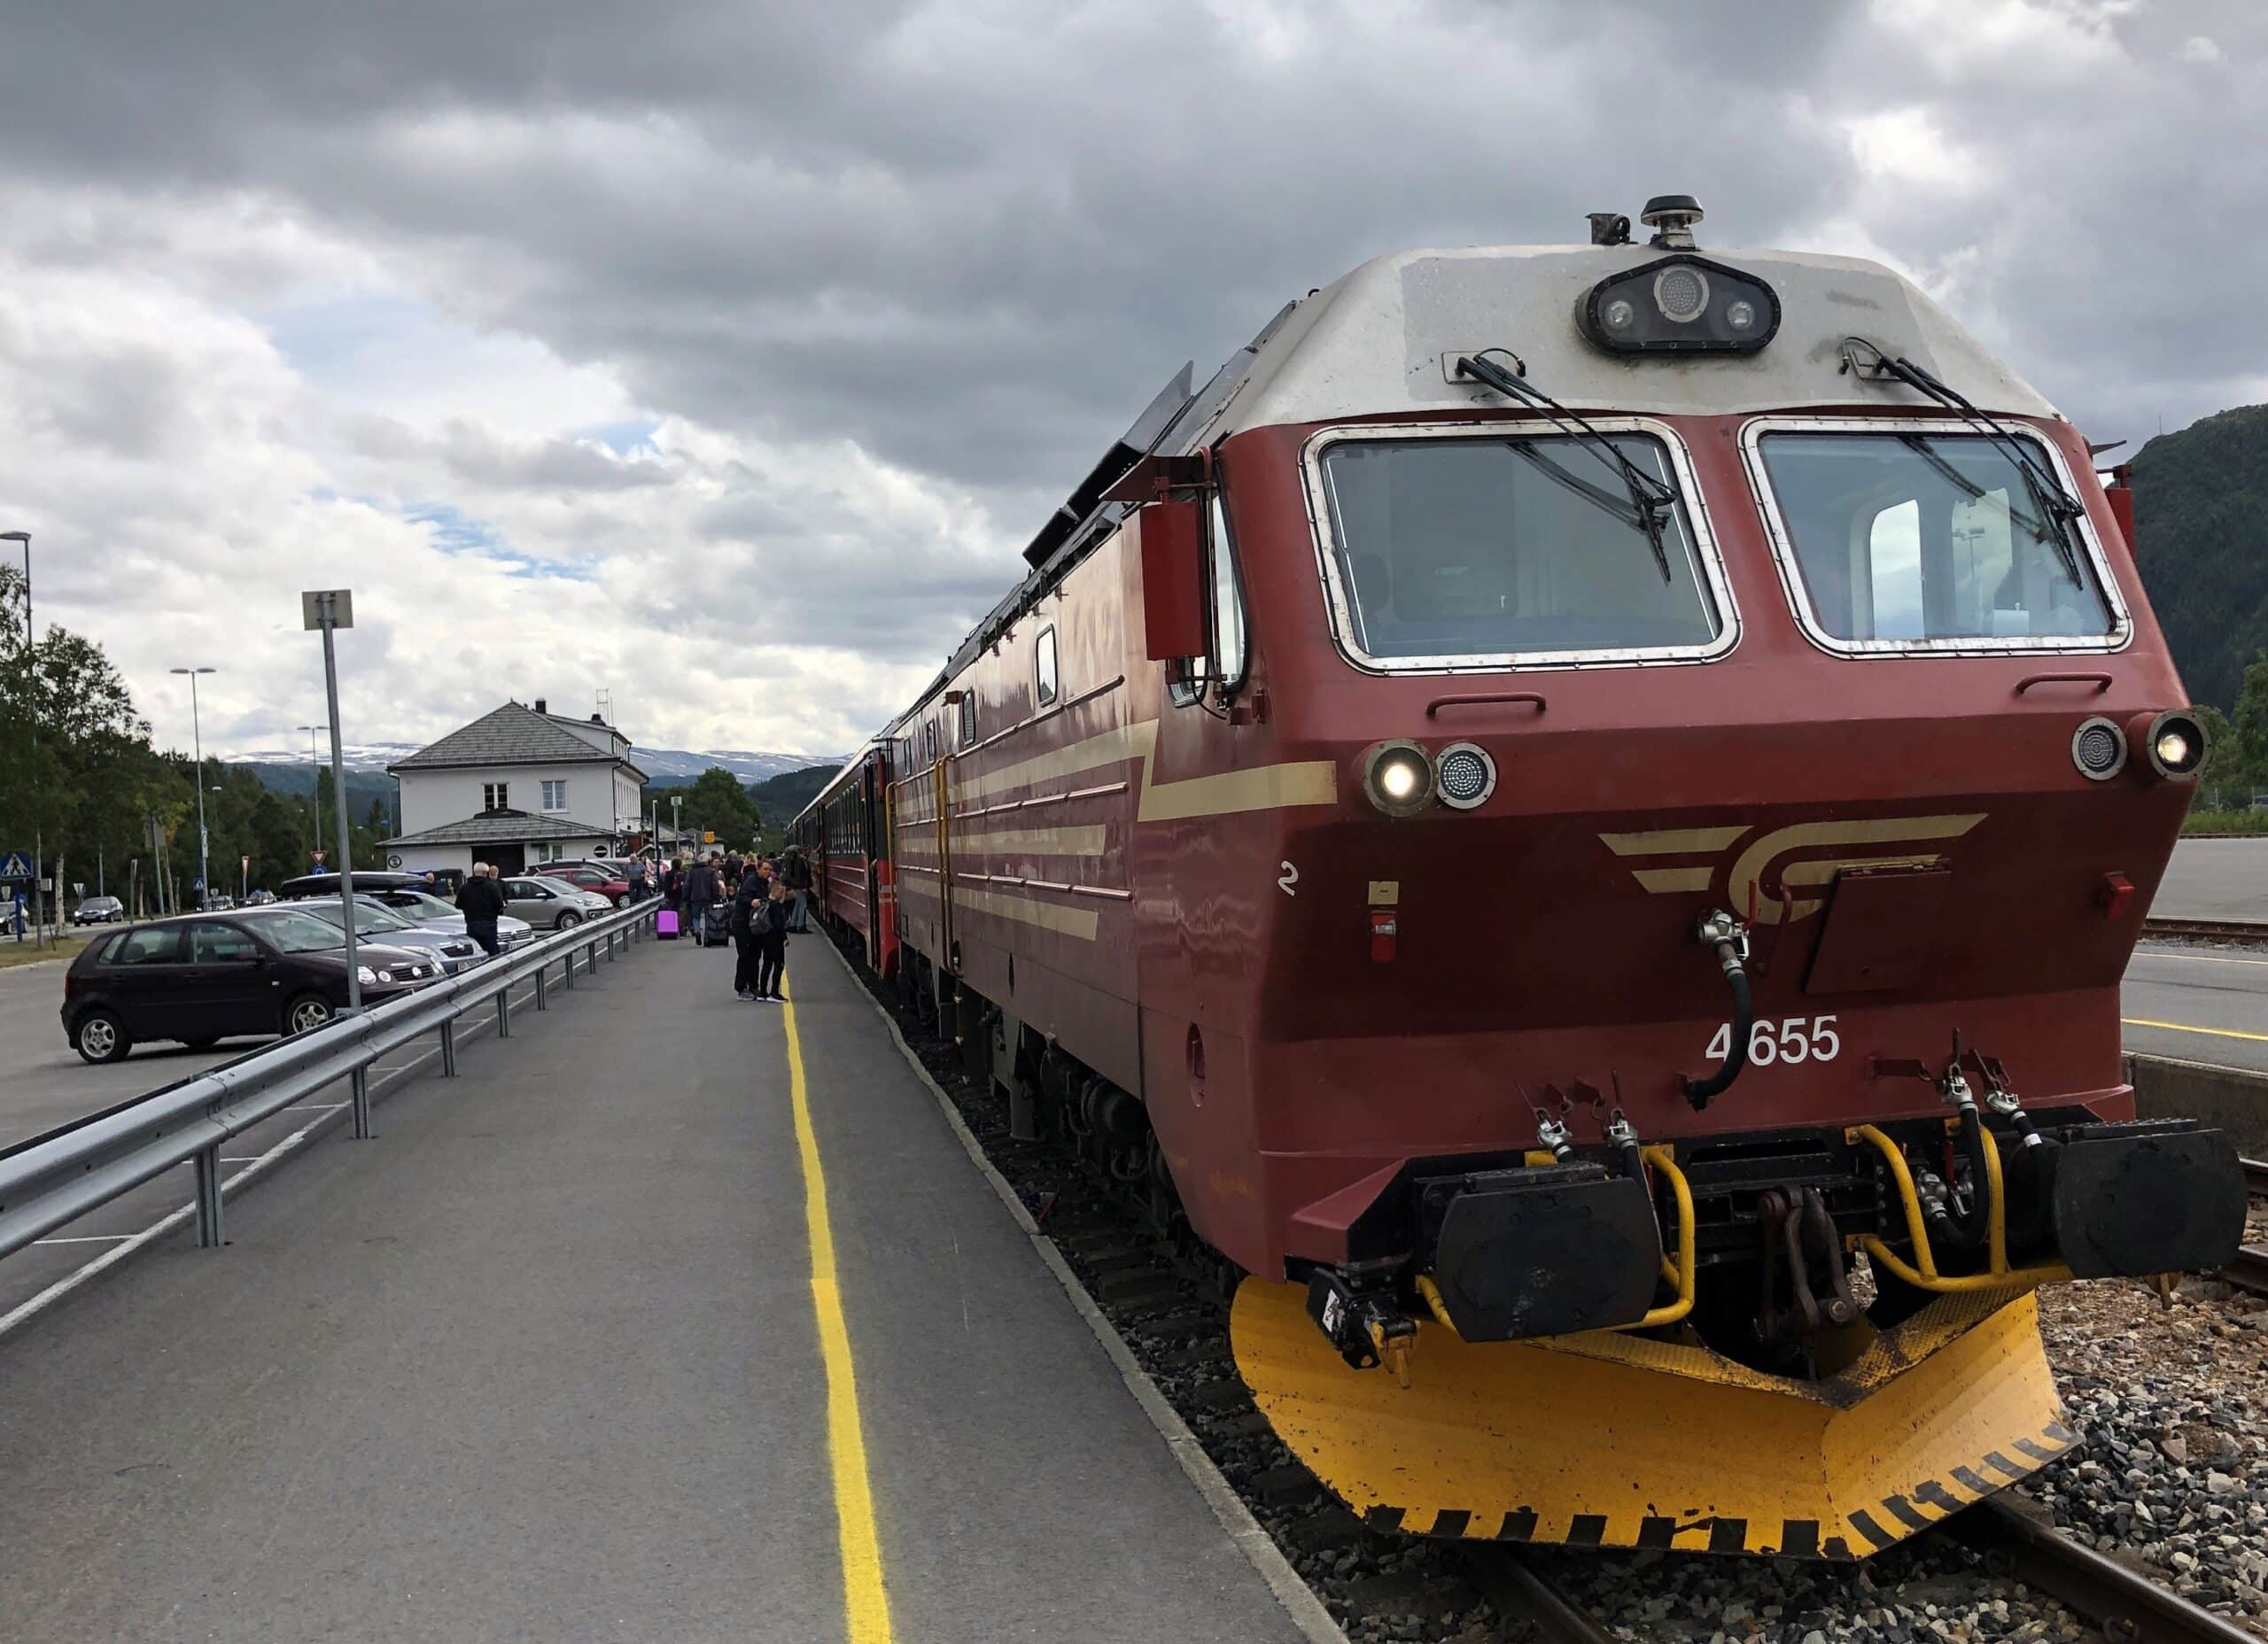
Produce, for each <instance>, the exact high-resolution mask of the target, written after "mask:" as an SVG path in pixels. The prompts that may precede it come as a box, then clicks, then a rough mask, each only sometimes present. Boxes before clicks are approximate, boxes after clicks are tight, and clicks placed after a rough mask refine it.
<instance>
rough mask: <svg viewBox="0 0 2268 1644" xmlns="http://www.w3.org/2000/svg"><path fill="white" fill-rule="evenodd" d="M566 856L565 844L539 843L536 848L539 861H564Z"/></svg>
mask: <svg viewBox="0 0 2268 1644" xmlns="http://www.w3.org/2000/svg"><path fill="white" fill-rule="evenodd" d="M546 786H548V784H547V785H546ZM560 786H561V787H565V786H566V784H564V783H562V784H560ZM566 856H567V847H566V846H564V845H538V846H537V847H536V848H535V859H536V860H537V861H538V862H559V861H563V860H564V859H565V858H566Z"/></svg>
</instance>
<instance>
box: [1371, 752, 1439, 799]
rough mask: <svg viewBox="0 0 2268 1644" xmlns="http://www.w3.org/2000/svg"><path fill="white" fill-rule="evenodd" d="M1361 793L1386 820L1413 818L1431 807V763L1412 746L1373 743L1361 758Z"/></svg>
mask: <svg viewBox="0 0 2268 1644" xmlns="http://www.w3.org/2000/svg"><path fill="white" fill-rule="evenodd" d="M1363 792H1364V793H1366V794H1368V795H1370V796H1371V803H1372V804H1374V805H1376V806H1377V807H1378V808H1379V810H1383V811H1385V812H1386V815H1388V816H1390V817H1410V816H1416V815H1417V813H1418V812H1419V811H1420V810H1424V809H1425V807H1426V806H1427V805H1430V804H1432V803H1433V760H1432V759H1431V758H1429V757H1428V756H1426V753H1425V749H1424V748H1420V747H1419V746H1418V745H1417V743H1415V742H1379V743H1374V744H1373V745H1372V746H1371V748H1369V749H1368V750H1367V751H1366V752H1365V753H1364V754H1363Z"/></svg>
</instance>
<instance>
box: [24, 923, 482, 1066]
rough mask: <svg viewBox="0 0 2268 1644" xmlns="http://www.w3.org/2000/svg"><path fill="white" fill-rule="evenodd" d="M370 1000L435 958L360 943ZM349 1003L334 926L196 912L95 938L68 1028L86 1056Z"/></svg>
mask: <svg viewBox="0 0 2268 1644" xmlns="http://www.w3.org/2000/svg"><path fill="white" fill-rule="evenodd" d="M355 963H356V965H357V968H358V969H359V970H360V971H361V984H362V1000H363V1003H364V1004H382V1003H384V1001H385V1000H387V999H391V998H394V997H396V996H400V995H401V994H404V993H408V992H411V991H413V990H415V989H418V988H422V987H424V986H426V985H427V984H428V983H430V982H431V981H435V980H436V979H437V978H438V977H439V967H438V965H436V964H435V963H434V962H433V960H432V958H431V956H430V955H427V954H421V953H413V952H410V951H409V950H407V949H402V948H386V947H374V946H372V945H370V944H369V943H367V942H366V943H359V944H357V946H356V949H355ZM345 1008H346V947H345V945H344V943H343V942H342V939H341V936H340V934H339V931H338V927H337V926H334V925H328V924H325V923H324V922H323V921H322V920H321V919H315V918H313V917H311V916H310V915H308V914H306V913H302V912H299V911H295V910H293V909H292V908H291V907H289V906H276V907H269V908H244V909H239V910H237V911H233V912H229V913H194V914H185V915H182V916H179V917H177V918H175V919H159V920H157V921H156V922H154V923H152V924H148V925H139V926H136V927H134V928H133V929H131V930H122V931H117V932H114V933H113V934H110V935H106V936H97V937H96V938H95V939H94V940H93V941H92V942H89V943H88V944H87V946H86V949H85V950H84V951H83V952H82V953H81V954H80V955H79V957H78V958H75V959H74V960H73V961H72V962H71V968H70V970H69V971H68V972H67V973H65V975H64V978H63V1031H64V1032H65V1034H66V1035H69V1037H70V1040H71V1045H72V1048H73V1049H74V1050H75V1051H78V1052H79V1054H80V1055H81V1056H82V1057H84V1058H86V1059H87V1060H89V1061H90V1062H114V1061H117V1060H119V1059H120V1058H122V1057H124V1056H125V1055H126V1053H127V1052H128V1051H131V1050H132V1049H133V1048H134V1047H135V1045H136V1043H140V1042H142V1041H145V1040H151V1039H177V1040H179V1041H180V1042H181V1043H183V1044H186V1045H188V1046H189V1047H190V1049H191V1050H198V1051H201V1050H203V1049H205V1048H206V1046H207V1045H210V1044H212V1043H214V1042H215V1041H217V1040H221V1039H232V1038H238V1037H242V1036H244V1035H262V1036H265V1035H271V1034H292V1033H306V1032H307V1031H308V1030H309V1029H311V1028H320V1027H322V1025H323V1024H324V1023H325V1022H327V1021H329V1020H330V1019H331V1018H332V1017H334V1016H336V1015H337V1014H338V1012H340V1011H342V1010H344V1009H345Z"/></svg>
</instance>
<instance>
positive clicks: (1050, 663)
mask: <svg viewBox="0 0 2268 1644" xmlns="http://www.w3.org/2000/svg"><path fill="white" fill-rule="evenodd" d="M1037 651H1038V665H1039V705H1040V706H1041V707H1042V708H1045V707H1046V706H1047V705H1048V703H1050V702H1053V701H1054V700H1055V630H1054V629H1052V628H1043V629H1041V630H1040V631H1039V645H1038V647H1037Z"/></svg>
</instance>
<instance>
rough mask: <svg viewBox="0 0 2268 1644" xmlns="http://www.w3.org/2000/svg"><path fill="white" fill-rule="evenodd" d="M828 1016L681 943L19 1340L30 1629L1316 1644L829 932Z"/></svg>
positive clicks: (807, 967)
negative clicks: (952, 1124)
mask: <svg viewBox="0 0 2268 1644" xmlns="http://www.w3.org/2000/svg"><path fill="white" fill-rule="evenodd" d="M788 987H789V989H790V991H791V992H792V994H793V995H794V996H795V998H794V1004H792V1006H790V1007H787V1008H783V1007H781V1006H776V1005H765V1004H742V1003H741V1002H739V1001H737V1000H735V999H734V997H733V996H732V992H731V964H730V958H729V956H728V955H727V954H726V953H725V952H723V951H721V950H718V951H703V950H695V949H694V948H692V947H690V946H688V945H687V944H683V943H653V942H649V943H644V944H641V945H640V946H639V947H638V948H637V949H636V950H635V951H634V953H633V956H632V957H630V958H627V959H625V960H624V961H622V962H618V963H616V964H613V965H607V966H605V967H603V968H602V970H601V971H600V972H599V973H596V974H595V975H593V976H591V977H589V978H587V979H586V980H584V981H579V984H578V986H577V988H576V989H575V990H574V992H573V993H572V994H571V995H555V996H554V999H553V1002H552V1006H551V1009H550V1010H549V1011H548V1012H546V1013H545V1014H543V1015H541V1016H531V1017H524V1018H523V1020H522V1023H520V1024H517V1025H516V1028H515V1032H514V1034H513V1036H512V1038H511V1040H510V1041H509V1043H494V1042H484V1043H480V1044H478V1046H476V1047H473V1048H471V1049H469V1050H468V1051H466V1053H465V1055H464V1057H463V1059H462V1076H460V1077H459V1078H457V1079H454V1080H447V1081H445V1080H442V1079H440V1078H438V1077H434V1076H424V1077H420V1078H416V1079H415V1080H411V1081H409V1082H405V1083H404V1084H402V1085H401V1086H400V1088H399V1089H398V1090H396V1091H395V1092H394V1093H393V1094H392V1096H391V1097H389V1099H387V1100H386V1102H385V1103H384V1105H382V1106H381V1107H380V1108H379V1109H378V1113H377V1132H378V1134H377V1137H376V1139H374V1140H371V1141H368V1142H355V1141H353V1140H351V1139H350V1138H349V1137H348V1136H346V1132H345V1131H344V1130H338V1131H334V1132H331V1133H330V1134H328V1135H326V1136H322V1138H320V1139H319V1140H318V1141H316V1142H315V1143H314V1144H311V1145H310V1146H309V1148H308V1149H307V1152H306V1153H305V1154H304V1156H302V1157H300V1158H299V1159H296V1160H295V1161H294V1162H293V1163H292V1164H291V1167H289V1168H286V1169H283V1170H279V1171H277V1172H276V1173H275V1174H274V1175H272V1176H271V1177H270V1178H268V1180H266V1181H264V1182H263V1183H261V1184H260V1186H259V1187H258V1189H257V1190H254V1191H252V1192H251V1193H249V1194H247V1195H245V1197H244V1198H242V1199H241V1200H237V1201H232V1202H231V1204H230V1206H229V1214H228V1232H229V1239H230V1244H229V1246H228V1247H227V1248H225V1249H222V1250H217V1251H200V1250H198V1248H197V1247H196V1245H195V1241H194V1236H193V1234H185V1235H183V1236H180V1237H172V1238H170V1239H168V1240H167V1241H166V1242H164V1243H162V1244H160V1245H155V1246H152V1247H151V1248H150V1249H149V1250H147V1251H145V1252H143V1253H142V1254H141V1255H140V1256H139V1257H138V1258H137V1259H136V1260H135V1261H133V1262H131V1263H128V1264H126V1265H125V1266H123V1267H121V1268H119V1269H118V1270H117V1271H115V1272H113V1273H110V1274H108V1275H106V1276H104V1277H103V1279H102V1280H101V1281H100V1282H99V1283H92V1284H89V1285H88V1286H87V1287H85V1288H84V1289H83V1290H82V1291H78V1292H76V1293H74V1294H73V1295H71V1296H70V1297H68V1298H67V1299H66V1300H64V1301H63V1302H61V1303H60V1304H58V1306H56V1307H53V1308H51V1309H50V1310H49V1311H47V1312H46V1313H44V1314H41V1315H40V1316H39V1317H37V1318H35V1319H34V1320H32V1321H30V1322H28V1323H27V1325H26V1326H25V1327H24V1328H21V1329H19V1330H15V1331H13V1332H12V1333H11V1334H10V1335H8V1336H7V1337H6V1338H0V1479H4V1481H5V1487H4V1489H0V1639H7V1640H42V1641H43V1644H65V1641H66V1640H124V1639H131V1640H263V1641H265V1640H406V1639H416V1640H544V1641H545V1644H556V1641H561V1640H638V1641H639V1644H659V1641H663V1640H852V1641H853V1644H879V1640H923V1641H928V1640H987V1641H989V1640H1050V1641H1052V1640H1062V1639H1066V1638H1077V1639H1081V1640H1142V1641H1143V1644H1155V1641H1156V1640H1176V1641H1177V1644H1180V1641H1184V1640H1187V1641H1192V1644H1193V1641H1196V1640H1224V1641H1225V1640H1236V1641H1237V1644H1274V1641H1276V1640H1284V1641H1285V1644H1292V1641H1293V1640H1300V1639H1301V1638H1303V1637H1305V1636H1308V1635H1307V1634H1306V1633H1304V1632H1302V1630H1301V1626H1300V1625H1296V1624H1295V1623H1294V1621H1293V1618H1292V1617H1291V1616H1290V1615H1289V1614H1287V1612H1286V1611H1285V1609H1284V1608H1283V1607H1282V1606H1281V1605H1280V1604H1279V1603H1278V1601H1277V1599H1276V1598H1275V1596H1274V1595H1273V1594H1272V1593H1271V1591H1270V1586H1269V1585H1268V1583H1267V1581H1266V1580H1264V1579H1263V1578H1262V1575H1261V1574H1260V1573H1259V1571H1258V1570H1256V1569H1255V1568H1254V1564H1253V1563H1251V1562H1249V1561H1248V1560H1247V1557H1246V1556H1245V1555H1244V1553H1243V1552H1242V1551H1240V1550H1239V1547H1238V1545H1237V1543H1236V1541H1235V1540H1234V1539H1232V1538H1231V1534H1230V1532H1228V1530H1227V1529H1225V1528H1224V1527H1223V1524H1222V1522H1221V1521H1220V1519H1219V1518H1217V1517H1216V1515H1215V1513H1214V1511H1213V1509H1212V1508H1211V1507H1210V1506H1209V1505H1208V1502H1207V1501H1206V1500H1205V1498H1204V1497H1203V1496H1202V1495H1201V1494H1200V1492H1199V1490H1198V1488H1197V1487H1196V1486H1195V1485H1193V1484H1192V1481H1191V1479H1190V1478H1189V1477H1188V1476H1186V1475H1185V1474H1184V1472H1183V1470H1182V1469H1181V1467H1180V1465H1179V1464H1178V1463H1177V1461H1176V1460H1175V1458H1174V1456H1173V1454H1171V1452H1170V1451H1169V1447H1168V1446H1167V1444H1166V1442H1165V1441H1164V1439H1163V1438H1161V1436H1160V1434H1159V1432H1158V1431H1157V1430H1156V1429H1155V1428H1154V1427H1153V1425H1152V1423H1151V1422H1150V1420H1149V1418H1148V1417H1147V1416H1146V1415H1145V1414H1144V1412H1143V1409H1142V1408H1141V1407H1140V1406H1139V1405H1138V1402H1137V1401H1136V1400H1135V1399H1134V1397H1133V1396H1132V1395H1131V1394H1130V1392H1129V1391H1128V1389H1127V1387H1126V1385H1125V1384H1124V1383H1123V1382H1122V1380H1121V1378H1120V1376H1119V1374H1118V1372H1117V1370H1116V1369H1115V1368H1114V1366H1113V1364H1112V1362H1111V1360H1110V1359H1109V1357H1108V1356H1107V1354H1106V1353H1105V1351H1104V1350H1103V1348H1102V1347H1101V1346H1100V1345H1099V1344H1098V1342H1097V1341H1096V1339H1095V1338H1094V1337H1093V1335H1092V1334H1091V1332H1090V1330H1089V1329H1088V1327H1087V1325H1086V1324H1085V1323H1084V1322H1083V1321H1082V1319H1081V1317H1080V1316H1079V1314H1078V1313H1077V1311H1076V1309H1075V1307H1074V1306H1073V1304H1072V1302H1071V1300H1070V1299H1069V1298H1068V1296H1067V1295H1066V1294H1065V1292H1064V1291H1063V1290H1062V1288H1061V1287H1060V1285H1059V1283H1057V1282H1056V1280H1055V1278H1054V1277H1053V1276H1052V1274H1051V1273H1050V1272H1049V1271H1048V1269H1047V1268H1046V1267H1045V1266H1044V1265H1043V1263H1042V1261H1041V1260H1040V1259H1039V1257H1038V1255H1037V1252H1035V1251H1034V1249H1033V1248H1032V1245H1031V1244H1030V1242H1029V1239H1028V1238H1027V1237H1026V1236H1025V1235H1024V1234H1023V1232H1022V1231H1021V1229H1019V1228H1018V1227H1017V1225H1016V1224H1015V1222H1014V1221H1013V1220H1012V1219H1011V1217H1010V1216H1009V1214H1007V1212H1006V1210H1005V1208H1004V1207H1003V1206H1002V1205H1001V1204H1000V1202H999V1200H998V1198H996V1197H995V1195H994V1193H993V1191H992V1190H991V1189H990V1186H989V1185H988V1184H987V1183H986V1182H985V1180H984V1179H983V1176H982V1175H980V1174H979V1172H978V1171H977V1169H976V1168H975V1166H974V1165H973V1164H972V1163H971V1161H970V1159H968V1157H967V1154H966V1152H964V1151H963V1149H962V1147H961V1145H960V1144H959V1141H958V1139H957V1138H956V1137H955V1136H954V1135H953V1133H952V1131H951V1129H950V1128H949V1127H948V1126H947V1124H946V1122H945V1121H944V1117H943V1115H942V1114H941V1113H939V1112H938V1110H937V1108H936V1104H935V1102H934V1100H933V1098H932V1097H931V1096H930V1095H929V1093H928V1090H926V1089H925V1088H924V1086H923V1085H922V1084H921V1082H920V1081H919V1079H918V1078H917V1076H916V1075H915V1074H914V1073H913V1070H912V1069H911V1068H910V1067H909V1066H907V1064H906V1062H905V1059H904V1058H903V1056H902V1055H901V1054H900V1052H899V1051H898V1050H897V1047H896V1045H895V1044H894V1043H893V1042H892V1041H891V1039H890V1037H889V1033H888V1031H887V1028H886V1027H885V1025H884V1023H883V1022H882V1020H880V1019H879V1017H878V1016H877V1014H876V1012H875V1011H874V1006H873V1004H871V1002H870V1001H869V999H868V997H867V996H866V994H865V992H864V991H863V989H861V988H860V987H859V986H858V983H857V981H856V980H855V979H854V978H853V977H852V976H851V974H850V973H849V971H848V970H847V969H846V968H845V967H844V966H843V965H842V964H841V963H840V962H839V961H838V960H837V959H836V958H835V956H834V955H833V954H831V953H830V952H828V951H827V950H826V947H825V939H824V938H822V937H819V936H817V935H813V936H811V937H807V938H803V939H799V940H798V941H797V942H796V943H795V944H794V946H793V948H792V949H791V950H790V954H789V976H788ZM791 1042H792V1043H793V1045H794V1046H795V1047H796V1051H799V1056H798V1055H796V1054H794V1053H792V1052H791V1048H790V1047H791ZM797 1061H799V1062H800V1067H801V1077H800V1081H799V1080H798V1078H797V1076H796V1073H795V1066H796V1062H797ZM799 1082H800V1085H801V1091H800V1094H801V1097H802V1102H801V1106H800V1113H802V1115H803V1116H804V1118H805V1119H806V1120H807V1122H806V1123H804V1125H802V1126H800V1127H799V1124H798V1116H799V1105H798V1099H797V1098H798V1090H797V1086H798V1083H799ZM799 1131H800V1134H799ZM814 1164H816V1165H817V1166H818V1167H819V1169H820V1170H822V1171H823V1175H824V1183H825V1189H824V1193H823V1196H822V1198H821V1199H820V1200H819V1203H820V1204H822V1205H823V1206H824V1214H823V1215H821V1214H813V1206H812V1201H810V1200H809V1199H808V1198H807V1195H806V1191H805V1187H806V1182H807V1180H809V1179H810V1176H811V1174H812V1167H813V1165H814ZM829 1245H831V1251H832V1268H831V1271H830V1270H829V1265H828V1262H827V1253H828V1247H829ZM815 1252H817V1253H818V1254H819V1258H820V1260H819V1263H818V1267H817V1269H816V1271H815V1267H814V1253H815ZM830 1279H831V1281H832V1283H829V1280H830ZM831 1390H832V1399H831V1398H830V1392H831ZM862 1498H863V1500H864V1501H865V1502H866V1503H869V1504H870V1506H869V1507H867V1508H864V1509H862V1507H861V1499H862ZM862 1522H863V1523H864V1524H867V1525H870V1526H871V1535H870V1536H869V1535H868V1534H867V1532H866V1531H863V1530H861V1529H860V1527H859V1526H860V1524H861V1523H862ZM846 1548H847V1549H848V1554H847V1556H846V1551H845V1549H846Z"/></svg>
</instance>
